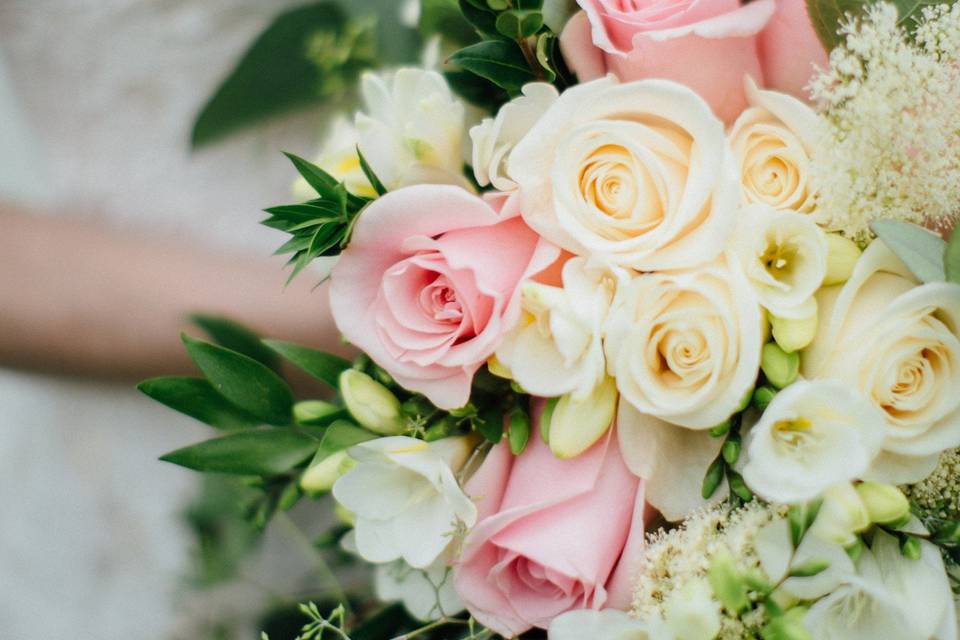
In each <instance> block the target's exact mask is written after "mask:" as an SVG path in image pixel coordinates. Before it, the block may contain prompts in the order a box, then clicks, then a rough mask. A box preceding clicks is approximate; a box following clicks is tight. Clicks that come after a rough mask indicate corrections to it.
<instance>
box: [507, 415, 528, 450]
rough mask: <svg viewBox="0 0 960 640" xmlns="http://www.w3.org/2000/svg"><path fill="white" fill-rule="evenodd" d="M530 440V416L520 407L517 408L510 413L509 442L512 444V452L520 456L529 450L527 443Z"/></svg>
mask: <svg viewBox="0 0 960 640" xmlns="http://www.w3.org/2000/svg"><path fill="white" fill-rule="evenodd" d="M529 439H530V416H529V415H527V412H526V411H524V410H523V409H521V408H520V407H517V408H515V409H514V410H513V411H512V412H511V413H510V425H509V427H508V428H507V440H508V441H509V443H510V451H511V452H512V453H513V455H515V456H518V455H520V454H521V453H523V450H524V449H526V448H527V441H528V440H529Z"/></svg>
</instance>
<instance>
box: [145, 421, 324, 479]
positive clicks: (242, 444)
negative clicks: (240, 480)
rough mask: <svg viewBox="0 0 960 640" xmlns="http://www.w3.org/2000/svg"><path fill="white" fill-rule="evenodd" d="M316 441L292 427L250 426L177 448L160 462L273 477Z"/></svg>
mask: <svg viewBox="0 0 960 640" xmlns="http://www.w3.org/2000/svg"><path fill="white" fill-rule="evenodd" d="M319 446H320V441H318V440H317V439H316V438H314V437H312V436H310V435H307V434H305V433H302V432H299V431H294V430H292V429H251V430H247V431H238V432H237V433H232V434H230V435H226V436H223V437H220V438H214V439H212V440H207V441H205V442H201V443H199V444H195V445H191V446H189V447H184V448H182V449H177V450H176V451H171V452H170V453H168V454H166V455H164V456H162V457H161V458H160V459H161V460H163V461H164V462H170V463H173V464H176V465H180V466H181V467H186V468H188V469H194V470H195V471H204V472H210V473H228V474H233V475H241V476H268V477H269V476H276V475H280V474H283V473H286V472H288V471H290V470H291V469H293V468H294V467H296V466H297V465H299V464H301V463H303V462H306V461H307V459H308V458H310V456H312V455H313V454H314V453H315V452H316V450H317V448H318V447H319Z"/></svg>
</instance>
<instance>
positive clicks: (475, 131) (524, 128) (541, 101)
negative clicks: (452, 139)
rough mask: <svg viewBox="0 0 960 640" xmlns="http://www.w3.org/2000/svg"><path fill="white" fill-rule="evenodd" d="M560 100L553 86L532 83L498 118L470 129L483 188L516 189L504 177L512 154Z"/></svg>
mask: <svg viewBox="0 0 960 640" xmlns="http://www.w3.org/2000/svg"><path fill="white" fill-rule="evenodd" d="M558 96H559V94H558V93H557V90H556V88H555V87H554V86H553V85H552V84H547V83H546V82H530V83H528V84H526V85H524V86H523V95H522V96H519V97H517V98H514V99H513V100H511V101H510V102H508V103H507V104H505V105H503V106H502V107H500V111H498V112H497V115H496V117H495V118H484V120H483V121H482V122H481V123H480V124H478V125H476V126H475V127H473V128H471V129H470V138H471V140H473V174H474V176H475V177H476V178H477V183H479V184H480V186H481V187H485V186H487V185H488V184H493V187H494V188H495V189H497V190H499V191H512V190H513V189H515V188H516V186H517V185H516V184H515V183H514V182H513V180H511V179H510V178H509V177H507V176H506V175H505V173H506V165H507V159H508V158H509V157H510V152H511V151H512V150H513V147H514V145H516V144H517V142H519V141H520V139H521V138H523V136H524V135H526V133H527V132H528V131H529V130H530V128H531V127H533V125H534V124H536V122H537V120H539V119H540V116H542V115H543V113H544V112H545V111H546V110H547V108H548V107H549V106H550V105H552V104H553V103H554V102H556V100H557V97H558Z"/></svg>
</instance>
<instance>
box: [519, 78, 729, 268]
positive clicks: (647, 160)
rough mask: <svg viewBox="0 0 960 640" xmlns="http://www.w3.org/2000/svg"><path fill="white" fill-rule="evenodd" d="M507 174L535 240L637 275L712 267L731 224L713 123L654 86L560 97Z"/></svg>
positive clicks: (610, 86)
mask: <svg viewBox="0 0 960 640" xmlns="http://www.w3.org/2000/svg"><path fill="white" fill-rule="evenodd" d="M507 173H508V175H509V177H510V178H511V179H512V180H513V181H514V182H515V183H516V184H517V186H518V188H519V191H520V194H521V196H522V200H523V206H522V211H523V217H524V219H525V220H526V222H527V224H529V225H530V226H531V227H532V228H533V229H535V230H536V231H537V232H539V233H540V234H541V235H543V236H544V237H545V238H547V239H548V240H550V241H552V242H554V243H555V244H558V245H560V246H562V247H563V248H565V249H567V250H569V251H572V252H573V253H576V254H579V255H587V256H594V257H598V258H601V259H604V260H607V261H609V262H611V263H613V264H617V265H620V266H626V267H633V268H634V269H637V270H640V271H652V270H657V269H673V268H686V267H692V266H695V265H699V264H704V263H707V262H710V261H711V260H713V259H715V258H716V257H717V256H718V255H719V254H720V252H721V251H722V249H723V247H724V244H725V242H726V240H727V238H728V236H729V235H730V233H731V232H732V230H733V225H734V223H735V214H736V211H735V209H736V203H737V199H738V194H737V191H738V185H737V179H736V176H735V174H734V169H733V158H732V157H731V155H730V152H729V149H728V147H727V145H726V143H725V140H724V133H723V125H722V123H721V122H720V121H719V120H718V119H717V118H716V117H715V116H714V115H713V113H711V111H710V108H709V107H708V106H707V104H706V103H705V102H704V101H703V100H702V99H701V98H700V97H699V96H697V95H696V94H695V93H694V92H693V91H691V90H690V89H687V88H686V87H683V86H681V85H678V84H675V83H672V82H667V81H663V80H643V81H639V82H629V83H624V84H620V83H619V82H618V81H617V80H616V78H614V77H612V76H608V77H606V78H601V79H599V80H595V81H593V82H587V83H584V84H580V85H577V86H576V87H573V88H571V89H568V90H567V91H565V92H564V93H563V94H562V95H561V96H560V98H559V99H558V100H557V101H556V102H554V103H553V105H552V106H551V107H550V108H549V109H548V110H547V112H546V113H545V114H544V115H543V116H542V117H541V118H540V119H539V120H538V122H537V123H536V124H535V125H534V126H533V128H531V129H530V131H529V132H528V133H527V135H526V136H524V137H523V139H522V140H520V142H518V143H517V145H516V147H514V149H513V152H512V153H511V154H510V159H509V161H508V163H507Z"/></svg>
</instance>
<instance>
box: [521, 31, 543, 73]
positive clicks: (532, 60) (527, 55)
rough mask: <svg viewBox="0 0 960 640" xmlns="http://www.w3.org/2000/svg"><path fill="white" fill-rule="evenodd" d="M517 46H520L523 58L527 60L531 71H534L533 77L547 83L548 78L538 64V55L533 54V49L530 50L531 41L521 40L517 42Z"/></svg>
mask: <svg viewBox="0 0 960 640" xmlns="http://www.w3.org/2000/svg"><path fill="white" fill-rule="evenodd" d="M517 44H518V45H520V51H521V53H523V57H524V59H526V61H527V65H528V66H529V67H530V70H531V71H533V75H535V76H536V77H537V80H540V81H545V80H546V79H547V76H546V75H545V74H544V73H543V67H541V66H540V63H539V62H537V55H536V54H535V53H534V52H533V49H531V48H530V39H529V38H520V39H519V40H517Z"/></svg>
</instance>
